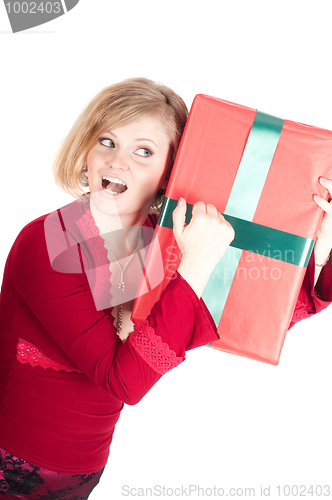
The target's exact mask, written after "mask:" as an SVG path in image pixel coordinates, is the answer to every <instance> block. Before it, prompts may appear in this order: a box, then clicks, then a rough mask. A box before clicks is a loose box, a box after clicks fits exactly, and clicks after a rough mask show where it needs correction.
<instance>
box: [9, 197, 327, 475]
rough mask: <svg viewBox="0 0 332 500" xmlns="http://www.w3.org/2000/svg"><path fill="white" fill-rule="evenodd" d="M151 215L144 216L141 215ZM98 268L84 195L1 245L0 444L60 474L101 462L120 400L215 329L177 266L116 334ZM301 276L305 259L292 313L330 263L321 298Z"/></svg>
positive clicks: (99, 244) (315, 303)
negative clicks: (128, 331)
mask: <svg viewBox="0 0 332 500" xmlns="http://www.w3.org/2000/svg"><path fill="white" fill-rule="evenodd" d="M154 225H155V218H153V217H152V216H149V217H148V218H147V220H146V222H145V224H144V226H145V227H154ZM91 270H94V273H92V274H91ZM109 277H110V274H109V261H108V259H107V252H106V250H105V248H104V246H103V240H102V239H101V238H100V236H99V233H98V230H97V228H96V226H95V225H94V221H93V219H92V216H91V214H90V211H89V208H88V204H87V203H84V204H81V203H79V202H73V203H72V204H70V205H68V206H66V207H64V208H63V209H61V212H60V211H57V212H55V213H53V214H51V215H49V216H48V217H47V216H43V217H40V218H39V219H37V220H35V221H33V222H31V223H30V224H28V225H27V226H26V227H25V228H24V229H23V230H22V231H21V233H20V234H19V236H18V237H17V239H16V241H15V243H14V245H13V247H12V249H11V251H10V254H9V256H8V260H7V263H6V267H5V272H4V277H3V285H2V289H1V295H0V341H1V349H0V447H2V448H4V449H5V450H6V451H8V452H10V453H12V454H14V455H16V456H19V457H20V458H22V459H24V460H26V461H28V462H30V463H32V464H34V465H36V466H39V467H44V468H46V469H50V470H54V471H57V472H63V473H68V474H69V473H70V474H76V473H77V474H79V473H89V472H95V471H98V470H100V469H101V468H103V467H104V466H105V464H106V461H107V457H108V453H109V445H110V443H111V440H112V435H113V430H114V426H115V424H116V422H117V420H118V418H119V415H120V412H121V409H122V408H123V404H124V403H127V404H135V403H137V402H138V401H139V400H140V399H141V398H142V397H143V396H144V394H146V392H147V391H148V390H149V389H150V388H151V387H152V386H153V385H154V384H155V383H156V382H157V380H158V379H159V378H160V377H161V376H162V374H163V373H165V372H166V371H168V370H169V369H171V368H173V367H175V366H177V365H178V364H179V363H180V362H182V361H183V360H184V356H185V351H186V350H189V349H192V348H195V347H198V346H202V345H205V344H208V343H209V342H212V341H213V340H215V339H216V338H217V337H218V334H217V331H216V327H215V325H214V322H213V320H212V317H211V315H210V313H209V312H208V310H207V308H206V306H205V304H204V302H203V300H202V299H200V300H199V299H198V298H197V296H196V294H195V293H194V291H193V290H192V289H191V287H190V286H189V285H188V284H187V282H186V281H185V280H183V279H182V278H181V276H180V275H177V277H176V279H173V280H171V281H170V283H169V284H168V285H167V287H166V289H165V290H164V292H163V294H162V297H161V299H160V300H159V301H158V302H157V304H156V305H155V306H154V308H153V310H152V312H151V314H150V316H149V317H148V318H147V321H146V322H144V323H143V325H141V326H140V327H136V328H135V332H134V333H133V334H132V335H131V336H130V337H129V338H128V340H126V341H125V342H121V340H120V339H119V338H118V336H117V334H116V331H115V328H114V326H113V316H112V308H111V307H108V308H107V307H106V308H105V305H107V303H108V304H109V302H107V301H108V300H109ZM312 281H313V261H311V263H310V264H309V268H308V273H307V275H306V279H305V282H304V286H303V287H302V290H301V294H300V297H299V301H298V304H297V307H296V310H295V315H294V318H293V320H294V321H297V320H299V319H302V318H303V317H305V316H307V315H308V314H313V313H315V312H317V311H319V310H321V309H323V308H324V307H325V306H326V305H327V304H328V302H326V301H330V300H331V299H332V272H331V265H329V266H325V268H324V270H323V272H322V276H321V278H320V280H319V282H318V287H317V289H318V290H319V293H320V296H321V299H325V301H324V300H321V299H320V298H319V297H318V296H317V295H316V294H315V293H314V291H313V284H312ZM96 297H97V299H96ZM98 297H99V298H100V301H99V304H98ZM184 312H185V314H184ZM292 324H293V323H292Z"/></svg>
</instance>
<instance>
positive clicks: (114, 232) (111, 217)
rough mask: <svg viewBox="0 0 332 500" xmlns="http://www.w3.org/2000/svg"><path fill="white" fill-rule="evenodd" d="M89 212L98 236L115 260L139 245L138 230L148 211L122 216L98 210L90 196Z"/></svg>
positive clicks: (140, 237) (128, 253)
mask: <svg viewBox="0 0 332 500" xmlns="http://www.w3.org/2000/svg"><path fill="white" fill-rule="evenodd" d="M90 212H91V215H92V217H93V218H94V221H95V224H96V226H97V228H98V229H99V234H100V236H101V237H102V238H103V239H104V240H105V243H106V244H107V245H108V247H109V248H110V249H111V251H112V252H113V254H114V257H115V258H116V259H117V260H120V259H122V258H125V257H128V255H131V254H132V252H133V251H134V250H135V247H136V245H137V244H138V247H139V248H140V247H141V243H142V242H141V241H138V239H140V240H142V241H143V239H142V235H141V233H140V230H141V228H142V226H143V224H144V221H145V219H146V217H147V215H148V211H146V213H145V211H144V213H143V211H142V212H140V213H137V214H132V215H130V216H129V215H127V216H125V217H122V216H120V215H118V214H105V213H103V212H100V211H99V210H98V208H97V207H96V206H95V204H94V203H93V200H92V199H91V198H90Z"/></svg>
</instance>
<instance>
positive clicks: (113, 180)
mask: <svg viewBox="0 0 332 500" xmlns="http://www.w3.org/2000/svg"><path fill="white" fill-rule="evenodd" d="M103 179H106V180H107V181H109V182H114V183H115V184H122V186H127V184H125V183H124V182H123V181H122V180H121V179H118V178H117V177H106V176H105V177H103ZM111 192H113V191H111Z"/></svg>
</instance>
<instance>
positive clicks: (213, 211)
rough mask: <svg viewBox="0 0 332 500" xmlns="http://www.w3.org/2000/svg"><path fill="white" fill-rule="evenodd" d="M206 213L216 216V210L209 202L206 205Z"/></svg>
mask: <svg viewBox="0 0 332 500" xmlns="http://www.w3.org/2000/svg"><path fill="white" fill-rule="evenodd" d="M206 213H207V214H209V215H212V216H214V217H217V215H218V210H217V209H216V207H215V206H214V205H211V204H210V203H209V204H207V205H206Z"/></svg>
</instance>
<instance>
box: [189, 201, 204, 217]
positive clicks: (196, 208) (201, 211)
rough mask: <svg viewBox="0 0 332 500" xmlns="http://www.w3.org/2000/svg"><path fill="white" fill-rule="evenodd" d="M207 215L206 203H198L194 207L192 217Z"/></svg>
mask: <svg viewBox="0 0 332 500" xmlns="http://www.w3.org/2000/svg"><path fill="white" fill-rule="evenodd" d="M205 213H206V207H205V203H203V202H202V201H197V202H196V203H195V204H194V206H193V211H192V216H193V217H194V216H197V215H199V214H205Z"/></svg>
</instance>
